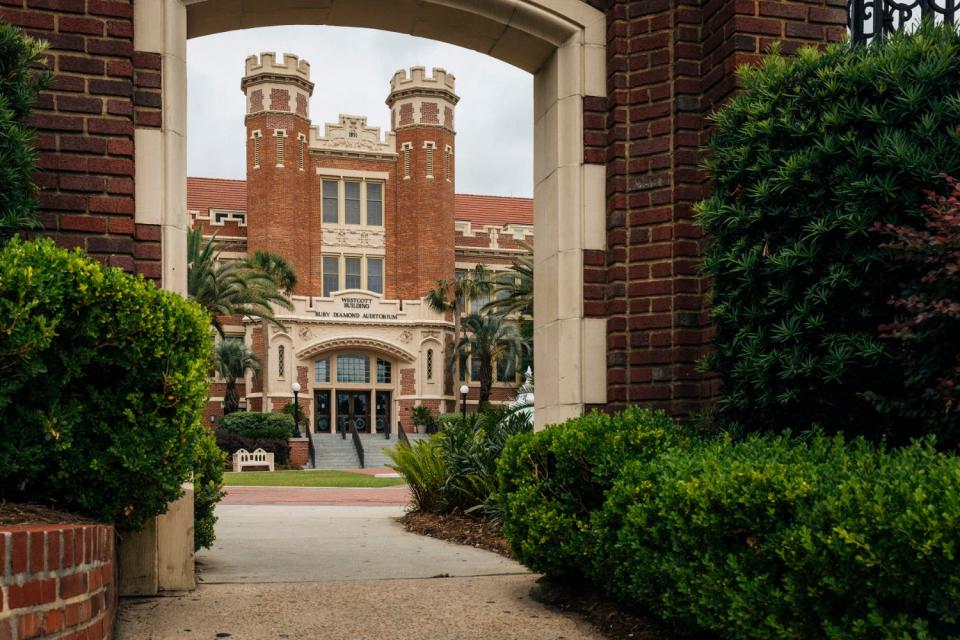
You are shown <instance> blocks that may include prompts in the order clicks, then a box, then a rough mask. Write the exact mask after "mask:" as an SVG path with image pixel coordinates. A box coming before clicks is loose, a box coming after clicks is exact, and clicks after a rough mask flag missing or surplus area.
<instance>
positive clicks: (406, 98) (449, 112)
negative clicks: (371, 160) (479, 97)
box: [387, 67, 460, 131]
mask: <svg viewBox="0 0 960 640" xmlns="http://www.w3.org/2000/svg"><path fill="white" fill-rule="evenodd" d="M455 89H456V78H455V77H454V75H453V74H452V73H448V72H447V71H446V70H444V69H439V68H434V69H433V74H432V75H427V72H426V69H425V68H424V67H413V68H411V69H410V70H409V71H408V70H405V69H402V70H400V71H397V72H396V73H395V74H393V78H391V80H390V95H389V96H387V106H388V107H390V113H391V122H392V123H393V129H394V130H395V131H396V130H398V129H402V128H405V127H415V126H428V127H443V128H445V129H448V130H450V131H455V128H454V119H453V114H454V108H455V107H456V106H457V103H458V102H459V101H460V97H459V96H458V95H457V94H456V92H455Z"/></svg>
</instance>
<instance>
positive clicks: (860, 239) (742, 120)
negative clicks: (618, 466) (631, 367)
mask: <svg viewBox="0 0 960 640" xmlns="http://www.w3.org/2000/svg"><path fill="white" fill-rule="evenodd" d="M878 40H879V39H878ZM741 78H742V80H743V85H744V91H743V92H742V93H740V94H739V95H738V96H736V97H735V98H734V99H733V100H731V101H730V102H729V103H728V105H727V106H725V107H724V108H722V109H721V110H720V111H719V112H718V113H717V114H716V116H715V121H716V130H715V133H714V134H713V136H712V138H711V141H710V149H711V157H710V160H709V163H708V168H709V170H710V173H711V175H712V179H713V184H714V193H713V195H712V196H710V197H709V198H707V199H706V200H705V201H704V202H702V203H700V205H699V207H698V213H699V221H700V222H701V224H702V225H703V226H704V229H705V231H706V233H707V235H709V236H710V238H711V244H710V248H709V250H708V251H707V254H706V258H705V261H704V270H705V272H706V274H707V275H708V276H710V277H711V278H712V281H713V293H712V303H713V319H714V322H715V325H716V337H715V340H714V353H713V355H712V357H711V358H709V360H708V361H707V362H706V365H707V366H708V367H709V368H710V369H712V370H714V371H716V372H718V373H719V374H720V378H721V381H722V390H721V400H720V405H719V409H720V418H721V420H723V421H725V422H726V423H727V424H730V425H735V426H738V427H741V428H743V429H745V430H747V431H767V430H774V431H776V430H780V429H782V428H785V427H790V428H794V429H808V428H810V427H811V426H814V425H819V426H821V427H823V428H824V429H826V430H828V431H831V432H832V431H837V430H845V431H846V432H847V433H850V434H864V435H868V436H870V437H871V438H873V439H879V438H880V437H882V436H884V435H887V436H888V437H890V438H891V439H892V440H896V441H897V442H906V440H907V439H908V438H909V437H910V436H912V435H917V434H921V433H926V432H927V431H928V429H929V428H931V425H934V424H936V421H931V420H928V419H929V418H931V416H929V415H927V416H919V417H918V416H917V415H916V414H915V412H913V411H911V410H910V407H911V405H913V404H916V403H919V402H922V401H923V400H922V399H921V398H919V397H917V394H915V393H914V392H913V391H911V390H905V387H904V378H905V375H906V374H905V373H904V371H903V369H902V368H901V367H898V366H893V362H894V361H893V359H892V353H891V352H892V350H893V349H894V345H892V344H889V343H887V342H885V341H884V340H882V339H881V338H880V336H879V331H878V327H879V326H880V325H884V324H888V323H890V322H891V321H892V319H893V314H894V313H895V309H894V308H893V307H892V306H891V305H889V304H888V301H889V300H891V299H893V298H897V297H899V296H900V294H901V293H902V292H903V290H904V286H903V285H904V283H905V279H912V277H913V270H908V271H909V272H910V273H909V274H905V273H904V265H902V264H900V263H897V261H895V260H894V259H893V255H892V252H891V251H890V250H889V249H886V248H884V247H883V246H882V245H883V244H884V243H885V242H886V241H887V238H885V237H883V236H882V235H881V234H878V233H874V232H873V231H872V229H873V227H874V225H875V224H877V223H896V224H905V223H906V224H912V225H914V226H919V224H920V223H922V219H923V214H922V212H921V207H922V205H923V204H924V203H925V202H926V196H925V190H937V191H941V192H943V191H945V187H946V185H945V182H944V181H943V180H942V179H941V178H940V177H938V176H939V174H941V173H947V174H952V175H956V174H957V173H958V171H960V130H958V129H957V124H958V122H960V34H958V33H957V32H956V31H955V30H954V29H953V28H952V27H951V26H944V27H933V26H931V25H926V26H924V27H923V28H921V29H920V30H919V31H918V32H917V33H916V34H915V35H905V34H898V35H894V36H891V37H889V38H887V39H886V40H885V41H883V42H877V43H875V44H872V45H870V46H858V45H851V44H842V45H835V46H832V47H830V48H829V49H828V50H827V51H825V52H822V53H821V52H818V51H815V50H813V49H804V50H802V51H801V52H800V53H799V54H798V55H797V56H795V57H781V56H777V55H774V56H770V57H768V58H767V59H766V61H765V62H764V64H763V65H762V66H761V67H759V68H745V69H744V70H742V71H741ZM872 396H875V397H882V398H885V399H887V401H888V405H887V408H886V409H884V410H882V411H881V410H880V409H878V408H877V407H875V406H874V405H873V404H872V403H871V402H870V398H871V397H872ZM893 400H902V403H901V402H893Z"/></svg>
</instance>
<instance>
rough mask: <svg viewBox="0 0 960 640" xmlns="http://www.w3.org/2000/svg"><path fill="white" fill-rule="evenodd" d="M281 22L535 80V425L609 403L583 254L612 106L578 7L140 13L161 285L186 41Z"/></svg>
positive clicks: (336, 1) (150, 192) (592, 20)
mask: <svg viewBox="0 0 960 640" xmlns="http://www.w3.org/2000/svg"><path fill="white" fill-rule="evenodd" d="M283 24H318V25H320V24H323V25H336V26H352V27H367V28H374V29H382V30H387V31H394V32H399V33H407V34H411V35H415V36H420V37H424V38H431V39H434V40H439V41H443V42H448V43H451V44H455V45H459V46H463V47H466V48H469V49H473V50H475V51H480V52H482V53H485V54H488V55H490V56H492V57H494V58H497V59H499V60H502V61H504V62H507V63H509V64H512V65H514V66H517V67H519V68H521V69H525V70H527V71H529V72H531V73H532V74H534V123H535V124H534V185H535V187H534V228H535V248H534V254H535V257H534V259H535V264H536V268H537V280H536V285H535V287H536V296H535V299H536V313H535V327H534V336H535V353H534V359H535V362H536V363H537V365H536V366H537V370H538V372H540V373H539V374H538V376H537V385H538V388H537V393H536V398H537V407H536V422H537V425H538V426H543V425H546V424H549V423H553V422H559V421H562V420H564V419H566V418H569V417H572V416H575V415H579V414H580V413H582V412H583V410H584V408H585V407H586V406H587V405H595V404H603V403H605V401H606V391H607V384H606V359H605V350H606V349H605V347H606V320H605V319H604V318H597V317H590V318H588V317H586V314H585V313H584V302H583V289H584V287H583V281H584V254H585V252H587V251H597V250H603V249H604V248H605V246H606V224H605V211H606V202H605V193H606V169H605V167H604V165H603V164H597V163H591V162H588V161H587V160H586V158H585V153H584V126H583V110H584V102H585V100H587V99H589V98H591V97H599V98H605V96H606V95H607V84H606V83H607V73H606V16H605V14H604V13H602V12H601V11H599V10H597V9H595V8H593V7H592V6H591V5H590V4H588V3H587V2H585V1H584V0H484V1H483V2H477V1H476V0H367V1H365V2H362V3H360V2H356V0H313V1H312V2H309V3H304V2H301V1H298V0H189V1H187V2H184V0H157V2H137V3H135V4H134V48H135V49H136V50H137V51H139V52H155V53H159V54H160V56H161V59H162V86H163V92H162V104H163V122H162V126H161V127H160V128H159V129H153V128H137V130H136V132H135V161H136V162H135V166H136V169H137V175H136V183H137V190H136V207H135V210H136V215H137V220H138V222H139V221H141V220H142V221H144V222H149V223H153V224H159V225H161V231H162V240H163V267H162V271H163V284H164V286H165V287H166V288H169V289H173V290H177V291H183V290H184V289H185V273H186V259H185V239H184V231H185V229H186V226H187V221H186V184H185V183H186V180H185V178H186V132H187V128H186V124H187V123H186V40H187V38H189V37H197V36H202V35H209V34H213V33H219V32H223V31H230V30H236V29H245V28H252V27H261V26H271V25H283ZM561 344H562V345H564V347H563V349H561V348H560V345H561Z"/></svg>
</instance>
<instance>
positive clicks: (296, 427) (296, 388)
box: [293, 382, 300, 438]
mask: <svg viewBox="0 0 960 640" xmlns="http://www.w3.org/2000/svg"><path fill="white" fill-rule="evenodd" d="M293 437H294V438H299V437H300V383H299V382H294V383H293Z"/></svg>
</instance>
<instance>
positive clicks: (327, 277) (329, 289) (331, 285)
mask: <svg viewBox="0 0 960 640" xmlns="http://www.w3.org/2000/svg"><path fill="white" fill-rule="evenodd" d="M339 289H340V257H339V256H323V296H324V297H325V298H329V297H330V295H331V294H332V293H333V292H334V291H338V290H339Z"/></svg>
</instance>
